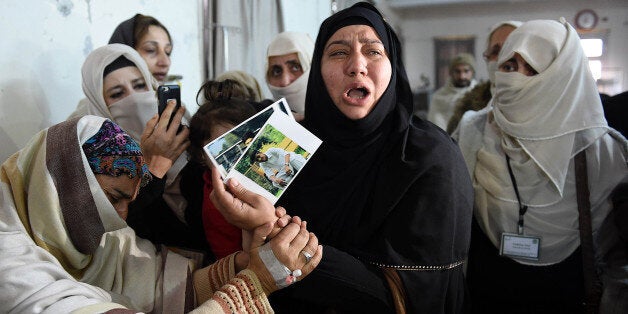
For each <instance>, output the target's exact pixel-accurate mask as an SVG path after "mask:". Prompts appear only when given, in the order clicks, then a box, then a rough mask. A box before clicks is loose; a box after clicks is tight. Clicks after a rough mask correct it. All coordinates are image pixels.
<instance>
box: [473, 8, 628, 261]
mask: <svg viewBox="0 0 628 314" xmlns="http://www.w3.org/2000/svg"><path fill="white" fill-rule="evenodd" d="M515 53H518V54H519V55H521V57H523V58H524V59H525V60H526V62H528V63H529V64H530V65H531V66H532V67H533V68H534V69H535V70H536V71H537V72H538V73H539V74H537V75H534V76H525V75H523V74H520V73H517V72H511V73H504V72H498V73H497V75H496V94H495V95H494V96H493V99H492V105H493V110H492V111H491V112H489V119H488V121H487V125H486V127H485V130H484V137H483V146H482V148H481V149H480V150H479V151H478V153H477V164H476V166H475V170H474V178H475V181H474V188H475V191H476V202H475V203H476V212H475V213H476V218H477V219H478V222H479V224H480V227H481V228H482V229H483V230H484V231H485V233H486V234H487V236H488V237H489V238H490V239H491V240H492V242H493V243H494V244H495V245H496V246H497V245H499V242H500V241H499V237H500V235H501V233H502V232H516V228H515V226H516V222H517V215H518V205H517V198H516V196H515V193H514V189H513V184H512V182H511V179H510V177H509V174H508V168H507V166H506V160H505V156H506V154H507V155H508V156H509V157H510V158H511V166H512V169H513V172H514V176H515V179H516V183H517V186H518V189H519V192H520V194H521V198H522V199H521V201H522V203H523V204H524V205H528V206H530V208H529V209H528V213H526V215H525V217H524V219H525V232H526V233H527V234H530V235H536V236H541V237H542V241H541V256H540V260H539V261H538V262H530V261H520V262H522V263H530V264H553V263H557V262H560V261H562V260H563V259H564V258H566V257H567V256H569V255H570V254H571V253H572V252H573V251H574V250H575V249H576V248H577V247H578V245H579V244H580V242H579V234H578V211H577V204H576V191H575V173H574V170H573V157H574V156H575V155H576V154H577V153H578V152H580V151H582V150H584V149H588V151H589V150H590V151H592V152H593V153H592V154H587V156H588V157H589V159H588V162H587V165H588V168H589V169H588V174H589V176H590V177H589V182H590V183H595V184H594V185H592V186H591V187H590V189H591V195H590V200H591V211H592V217H593V219H592V220H593V229H594V231H595V230H597V228H598V227H599V226H600V224H601V223H602V220H603V219H604V217H606V214H607V213H608V211H609V210H610V205H609V204H608V202H607V201H606V198H607V197H608V195H609V193H610V191H611V190H612V188H613V187H614V186H615V185H616V184H617V183H618V182H619V181H620V180H621V179H622V178H623V177H624V176H625V175H626V170H627V169H626V159H625V158H626V157H625V155H624V154H625V151H623V152H622V151H621V149H618V148H617V147H619V145H617V144H616V143H614V141H613V139H612V138H611V137H610V136H608V135H607V136H604V135H605V134H606V133H607V132H608V131H609V128H608V126H607V124H606V121H605V119H604V115H603V112H602V105H601V102H600V97H599V94H598V91H597V88H596V84H595V81H594V79H593V76H592V75H591V72H590V70H589V68H588V63H587V58H586V57H585V56H584V53H583V51H582V47H581V46H580V39H579V37H578V34H577V33H576V31H575V30H574V29H573V27H571V26H570V25H569V24H568V23H566V22H565V21H564V20H561V22H556V21H550V20H536V21H530V22H526V23H524V24H522V25H521V26H520V27H519V28H517V29H516V30H515V31H513V32H512V33H511V34H510V36H509V37H508V39H507V40H506V42H505V43H504V47H503V48H502V50H501V52H500V54H499V58H498V63H499V64H502V63H504V62H505V61H507V60H509V59H510V58H512V57H513V56H514V54H515ZM624 150H625V147H624Z"/></svg>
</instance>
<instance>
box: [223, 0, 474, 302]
mask: <svg viewBox="0 0 628 314" xmlns="http://www.w3.org/2000/svg"><path fill="white" fill-rule="evenodd" d="M401 51H402V49H401V46H400V43H399V40H398V38H397V36H396V34H395V32H394V31H393V29H392V28H391V27H390V25H389V24H388V23H386V22H385V21H384V19H383V17H382V15H381V14H380V13H379V12H378V10H377V9H376V8H375V7H373V6H372V5H370V4H366V3H358V4H356V5H354V6H352V7H350V8H348V9H345V10H342V11H340V12H338V13H336V14H334V15H332V16H331V17H329V18H328V19H327V20H325V21H324V22H323V24H322V25H321V27H320V30H319V33H318V38H317V39H316V45H315V48H314V55H313V59H312V68H311V70H310V77H309V80H308V89H307V96H306V104H305V106H306V107H305V110H306V112H307V113H308V114H307V115H306V117H305V121H304V125H305V126H306V127H307V128H308V129H309V130H310V131H312V132H313V133H314V134H316V135H317V136H318V137H319V138H321V139H322V140H323V144H322V146H321V147H320V148H319V150H318V151H317V152H316V153H315V154H314V155H313V156H312V157H311V160H310V161H309V162H308V163H307V164H306V166H305V167H304V168H303V169H302V170H301V174H300V175H299V176H298V177H297V178H295V181H294V182H293V183H292V185H291V186H290V188H289V189H287V190H286V192H285V194H284V195H283V196H282V198H281V199H280V200H279V202H278V204H279V205H282V206H283V207H285V208H286V210H287V211H288V213H290V214H291V215H298V216H300V217H301V218H302V219H304V220H306V221H307V222H308V229H309V230H310V231H313V232H315V233H316V235H317V236H318V238H319V240H320V243H322V244H323V245H324V250H323V252H324V254H323V259H322V261H321V263H320V265H319V267H318V268H317V269H316V270H315V271H314V272H312V274H310V276H309V277H308V278H306V279H304V280H303V281H301V282H298V283H296V284H294V285H292V286H291V287H289V288H288V289H285V290H283V291H280V292H279V293H277V294H276V295H274V296H271V301H272V304H273V307H274V308H275V310H276V311H277V312H279V313H281V312H292V313H324V312H327V311H330V310H331V311H332V312H340V313H345V312H362V313H387V312H395V311H398V312H399V311H401V310H402V309H405V311H407V312H408V313H458V312H461V311H462V310H463V302H464V282H463V272H462V269H463V267H462V266H463V265H462V264H463V261H464V259H465V257H466V255H467V250H468V245H469V233H470V224H471V213H472V203H473V202H472V200H473V194H472V193H473V191H472V189H471V182H470V180H469V174H468V172H467V169H466V166H465V164H464V161H463V159H462V155H461V154H460V151H459V149H458V147H457V146H456V144H455V143H454V142H453V141H452V140H451V139H450V137H449V136H448V135H447V134H446V133H445V132H444V131H442V130H441V129H439V128H437V127H435V126H434V125H432V124H430V123H428V122H425V121H423V120H421V119H419V118H416V117H415V118H413V117H412V112H413V110H412V93H411V90H410V86H409V83H408V79H407V76H406V72H405V68H404V66H403V62H402V56H401ZM226 210H228V211H230V212H234V211H237V210H238V208H233V209H228V208H227V209H226ZM307 253H309V254H311V253H314V252H307ZM304 255H307V254H304ZM395 296H400V297H399V298H395Z"/></svg>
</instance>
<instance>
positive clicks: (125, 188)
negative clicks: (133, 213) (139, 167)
mask: <svg viewBox="0 0 628 314" xmlns="http://www.w3.org/2000/svg"><path fill="white" fill-rule="evenodd" d="M96 181H98V184H99V185H100V187H101V188H102V189H103V191H104V192H105V195H106V196H107V199H109V202H111V205H113V208H114V209H115V210H116V212H117V213H118V215H119V216H120V218H122V219H124V220H126V217H127V216H128V214H129V204H130V203H131V202H132V201H133V200H134V199H135V197H136V196H137V192H138V191H139V188H140V178H139V177H137V176H136V177H134V178H129V177H128V176H126V175H121V176H118V177H114V176H110V175H107V174H97V175H96Z"/></svg>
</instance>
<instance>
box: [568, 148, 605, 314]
mask: <svg viewBox="0 0 628 314" xmlns="http://www.w3.org/2000/svg"><path fill="white" fill-rule="evenodd" d="M574 165H575V170H576V195H577V200H578V214H579V216H578V224H579V225H580V247H581V251H582V271H583V275H584V292H585V301H584V308H585V313H598V310H599V303H600V298H601V296H602V283H601V282H600V280H599V278H598V276H597V271H596V269H595V253H594V250H593V228H592V227H591V201H590V200H589V197H590V194H589V179H588V175H587V156H586V153H585V151H584V150H583V151H581V152H579V153H578V154H577V155H576V158H575V160H574Z"/></svg>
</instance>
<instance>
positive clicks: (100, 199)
mask: <svg viewBox="0 0 628 314" xmlns="http://www.w3.org/2000/svg"><path fill="white" fill-rule="evenodd" d="M104 121H105V119H104V118H101V117H95V116H84V117H83V118H80V119H71V120H68V121H66V122H63V123H60V124H58V125H55V126H52V127H50V128H49V129H46V130H43V131H41V132H40V133H38V134H37V135H36V136H35V137H34V138H33V139H32V140H31V141H30V142H29V143H28V144H27V145H26V147H25V148H24V149H22V150H20V151H19V152H17V153H16V154H14V155H13V156H12V157H10V158H9V159H8V160H7V161H6V162H5V163H4V164H2V168H1V172H0V175H1V177H0V179H1V180H0V181H1V182H0V251H1V254H0V256H2V258H1V259H0V278H1V279H2V280H1V282H2V283H0V286H1V287H4V288H3V289H2V291H3V293H2V297H0V312H9V311H15V312H34V311H42V310H44V309H47V310H49V311H50V312H59V313H60V312H65V313H69V312H70V311H74V310H81V309H82V310H85V311H105V310H107V309H111V308H120V307H127V308H131V309H134V310H140V311H144V312H151V311H155V312H168V313H182V312H183V311H184V307H185V301H186V287H187V288H188V289H190V288H191V287H190V286H189V285H188V280H189V276H188V275H189V272H190V271H191V267H192V263H191V262H190V261H189V260H187V259H186V258H183V257H181V256H180V255H177V254H174V253H171V252H168V251H167V250H162V252H158V251H157V249H156V248H155V247H154V246H153V245H152V244H151V243H150V242H149V241H146V240H143V239H140V238H136V236H135V233H134V231H133V230H132V229H131V228H129V227H128V226H127V225H126V223H125V221H124V220H122V219H121V218H120V217H119V216H118V214H117V213H116V211H115V209H114V208H113V206H112V205H111V203H110V202H109V200H108V199H107V197H106V196H105V194H104V192H103V190H102V189H101V188H100V185H99V184H98V182H97V181H96V178H95V176H94V175H93V173H92V171H91V169H90V168H89V164H88V163H87V159H86V157H85V155H84V153H83V151H82V149H81V144H82V143H84V142H85V141H86V140H87V139H89V138H90V137H92V136H93V135H94V134H95V133H96V132H97V131H98V130H99V129H100V127H101V125H102V123H103V122H104ZM5 288H6V289H5ZM192 300H193V299H192ZM88 309H89V310H88Z"/></svg>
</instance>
